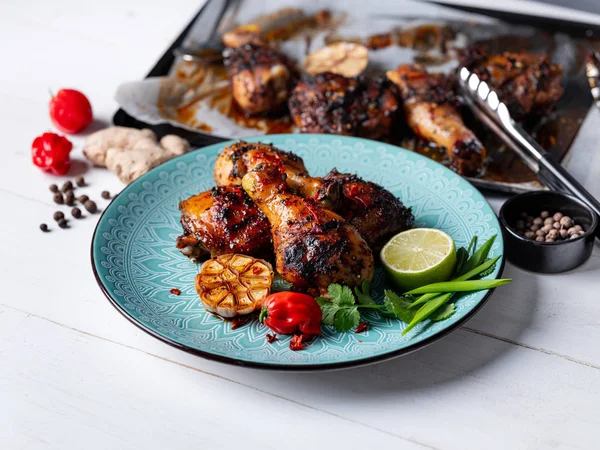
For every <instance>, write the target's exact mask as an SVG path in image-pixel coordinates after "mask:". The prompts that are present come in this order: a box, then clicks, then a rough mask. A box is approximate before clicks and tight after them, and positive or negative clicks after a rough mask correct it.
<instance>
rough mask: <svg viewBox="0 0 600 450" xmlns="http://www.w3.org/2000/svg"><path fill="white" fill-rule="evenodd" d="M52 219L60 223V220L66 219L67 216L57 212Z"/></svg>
mask: <svg viewBox="0 0 600 450" xmlns="http://www.w3.org/2000/svg"><path fill="white" fill-rule="evenodd" d="M52 217H53V218H54V220H56V221H57V222H58V221H59V220H60V219H64V218H65V215H64V214H63V213H62V212H61V211H56V212H55V213H54V215H53V216H52Z"/></svg>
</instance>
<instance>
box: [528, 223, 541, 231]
mask: <svg viewBox="0 0 600 450" xmlns="http://www.w3.org/2000/svg"><path fill="white" fill-rule="evenodd" d="M540 228H541V227H540V226H539V225H536V224H533V225H531V227H530V228H529V229H530V230H531V231H537V230H539V229H540Z"/></svg>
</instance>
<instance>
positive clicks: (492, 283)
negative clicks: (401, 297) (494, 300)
mask: <svg viewBox="0 0 600 450" xmlns="http://www.w3.org/2000/svg"><path fill="white" fill-rule="evenodd" d="M511 281H512V278H499V279H497V280H466V281H444V282H442V283H432V284H428V285H426V286H421V287H420V288H416V289H413V290H412V291H408V292H407V294H430V293H436V292H437V293H442V292H471V291H481V290H483V289H492V288H496V287H498V286H502V285H504V284H508V283H510V282H511Z"/></svg>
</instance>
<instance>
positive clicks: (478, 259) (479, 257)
mask: <svg viewBox="0 0 600 450" xmlns="http://www.w3.org/2000/svg"><path fill="white" fill-rule="evenodd" d="M495 240H496V235H493V236H492V237H491V238H489V239H488V240H487V241H485V242H484V243H483V245H482V246H481V247H479V248H478V249H477V250H475V252H474V253H473V256H471V257H470V258H469V260H468V261H467V262H466V263H465V264H464V266H463V267H462V273H461V275H462V274H463V273H467V272H470V271H471V270H473V269H475V268H476V267H477V266H479V265H480V264H481V263H483V262H484V261H485V259H486V258H487V256H488V254H489V252H490V250H491V249H492V245H494V241H495ZM469 246H470V245H469Z"/></svg>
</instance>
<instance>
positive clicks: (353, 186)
mask: <svg viewBox="0 0 600 450" xmlns="http://www.w3.org/2000/svg"><path fill="white" fill-rule="evenodd" d="M323 180H324V181H326V182H330V183H331V182H334V183H337V184H338V185H339V188H340V191H341V195H340V197H339V200H338V202H337V203H336V205H335V208H334V211H335V212H337V213H338V214H339V215H340V216H342V217H343V218H344V219H345V220H346V221H348V222H349V223H350V224H351V225H353V226H354V227H355V228H356V230H357V231H358V233H359V234H360V235H361V236H362V237H363V238H364V239H365V241H367V244H369V247H370V248H371V249H372V250H373V251H374V252H378V251H379V250H380V249H381V247H383V245H384V244H385V243H386V242H387V241H388V239H390V238H391V237H392V236H394V235H395V234H397V233H400V232H401V231H404V230H408V229H409V228H412V226H413V224H414V221H415V218H414V216H413V215H412V212H411V209H410V208H407V207H405V206H404V205H403V204H402V202H401V201H400V200H399V199H398V198H397V197H396V196H394V194H392V193H391V192H390V191H388V190H387V189H385V188H383V187H382V186H379V185H378V184H375V183H372V182H370V181H365V180H363V179H361V178H359V177H358V176H356V175H354V174H350V173H339V172H338V171H337V170H335V169H333V170H332V171H331V172H329V173H328V174H327V175H325V177H324V178H323Z"/></svg>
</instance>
